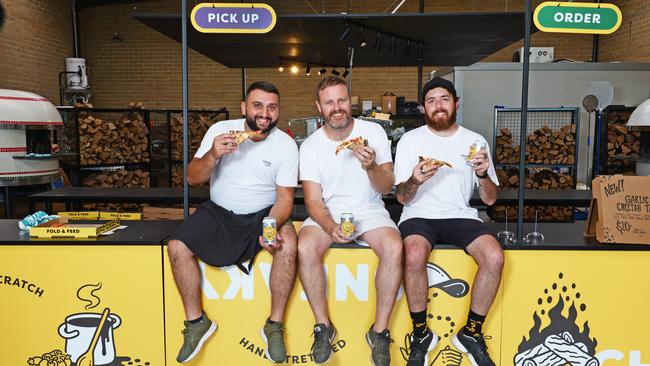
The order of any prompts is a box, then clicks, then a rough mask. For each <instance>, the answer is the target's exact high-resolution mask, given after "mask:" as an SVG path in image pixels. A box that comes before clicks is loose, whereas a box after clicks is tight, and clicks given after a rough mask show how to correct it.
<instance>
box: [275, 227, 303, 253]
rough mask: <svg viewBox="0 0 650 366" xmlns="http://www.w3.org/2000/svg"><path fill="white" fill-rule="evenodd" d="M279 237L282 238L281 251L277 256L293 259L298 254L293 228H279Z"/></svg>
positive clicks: (296, 236)
mask: <svg viewBox="0 0 650 366" xmlns="http://www.w3.org/2000/svg"><path fill="white" fill-rule="evenodd" d="M280 236H282V250H280V251H278V252H277V254H281V255H282V256H284V257H290V258H295V257H296V255H297V254H298V235H297V234H296V230H295V229H294V228H293V226H289V225H284V226H282V227H281V228H280Z"/></svg>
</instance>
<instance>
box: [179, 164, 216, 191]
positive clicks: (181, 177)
mask: <svg viewBox="0 0 650 366" xmlns="http://www.w3.org/2000/svg"><path fill="white" fill-rule="evenodd" d="M183 179H184V175H183V165H181V164H175V165H173V166H172V187H182V186H183ZM208 184H209V181H208V182H205V183H203V184H200V185H198V186H196V187H205V186H207V185H208Z"/></svg>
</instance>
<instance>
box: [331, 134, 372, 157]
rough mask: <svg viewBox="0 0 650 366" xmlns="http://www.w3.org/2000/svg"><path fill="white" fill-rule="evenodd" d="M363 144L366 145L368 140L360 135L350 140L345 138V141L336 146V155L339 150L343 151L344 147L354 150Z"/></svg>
mask: <svg viewBox="0 0 650 366" xmlns="http://www.w3.org/2000/svg"><path fill="white" fill-rule="evenodd" d="M364 146H368V140H366V139H364V138H363V137H361V136H359V137H356V138H353V139H350V140H345V141H342V142H341V143H340V144H339V145H338V146H337V147H336V155H338V154H339V153H340V152H341V151H343V150H345V149H350V150H356V149H358V148H361V147H364Z"/></svg>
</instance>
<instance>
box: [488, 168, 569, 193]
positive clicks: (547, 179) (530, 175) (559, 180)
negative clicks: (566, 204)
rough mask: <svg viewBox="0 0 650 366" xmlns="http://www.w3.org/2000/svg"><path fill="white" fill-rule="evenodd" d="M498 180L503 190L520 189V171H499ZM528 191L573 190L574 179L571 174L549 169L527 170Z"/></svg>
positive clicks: (509, 169) (513, 169) (511, 169)
mask: <svg viewBox="0 0 650 366" xmlns="http://www.w3.org/2000/svg"><path fill="white" fill-rule="evenodd" d="M496 173H497V178H498V179H499V184H500V185H501V188H517V187H519V169H517V168H508V169H498V170H497V171H496ZM525 187H526V189H541V190H548V189H572V188H573V177H572V176H571V174H570V173H568V172H567V173H558V172H555V171H553V170H551V169H548V168H538V169H532V172H531V171H530V170H529V169H526V184H525Z"/></svg>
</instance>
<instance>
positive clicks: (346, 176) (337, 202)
mask: <svg viewBox="0 0 650 366" xmlns="http://www.w3.org/2000/svg"><path fill="white" fill-rule="evenodd" d="M316 107H317V108H318V110H319V111H320V113H321V114H322V116H323V118H324V119H325V125H324V126H323V127H322V128H321V129H319V130H317V131H316V132H314V133H313V134H312V135H311V136H309V138H307V139H306V140H305V141H304V142H303V143H302V145H301V146H300V180H301V181H302V185H303V188H304V192H305V205H306V206H307V211H308V212H309V215H310V217H309V218H307V220H305V222H304V223H303V225H302V228H301V230H300V235H299V238H298V258H299V268H298V272H299V275H300V281H301V282H302V286H303V288H304V289H305V293H306V294H307V299H308V300H309V305H310V306H311V308H312V311H313V313H314V318H315V320H316V325H315V326H314V343H313V345H312V357H313V360H314V362H316V363H324V362H326V361H327V360H329V358H330V356H331V354H332V341H333V340H334V338H335V337H336V328H335V327H334V325H333V324H332V322H331V321H330V318H329V313H328V310H327V301H326V296H325V295H326V292H327V291H326V289H327V281H326V279H325V273H324V270H323V255H324V254H325V252H326V251H327V249H328V248H329V247H330V245H331V244H332V243H349V242H351V241H353V239H354V238H353V237H350V236H346V234H344V232H343V230H342V226H341V214H342V213H352V214H353V215H354V224H355V226H356V238H357V242H358V243H360V244H362V245H367V246H370V248H371V249H372V250H373V251H374V252H375V254H376V255H377V256H378V257H379V266H378V268H377V273H376V275H375V288H376V291H377V299H376V301H377V310H376V314H375V316H374V324H373V325H372V326H370V329H369V330H368V332H367V333H366V335H365V338H366V341H367V342H368V344H369V345H370V348H371V362H372V364H373V365H375V366H378V365H382V366H383V365H389V364H390V352H389V345H390V343H391V342H392V339H391V338H390V332H389V330H388V323H389V319H390V314H391V311H392V309H393V305H394V304H395V298H396V296H397V290H398V289H399V285H400V282H401V280H402V276H401V274H402V258H403V254H402V240H401V238H400V235H399V231H398V230H397V225H395V223H394V222H393V220H391V218H390V216H389V214H388V212H387V211H386V209H385V207H384V202H383V201H382V197H381V195H382V193H383V194H386V193H389V192H390V191H391V189H392V187H393V183H394V182H395V176H394V175H393V162H392V157H391V153H390V142H389V141H388V137H387V136H386V133H385V132H384V130H383V128H382V127H381V126H380V125H379V124H376V123H373V122H368V121H363V120H359V119H354V118H352V116H351V101H350V93H349V91H348V87H347V84H346V82H345V80H343V79H341V78H338V77H335V76H330V77H326V78H323V79H322V80H321V81H320V83H319V84H318V87H317V89H316ZM357 137H362V138H363V139H366V140H367V146H365V145H363V144H362V145H361V146H358V147H356V148H354V149H353V150H348V149H345V150H343V151H341V152H340V153H338V154H336V153H335V151H336V148H337V146H338V145H339V144H340V143H341V142H342V141H344V140H349V139H351V138H357ZM360 315H361V316H362V317H363V318H365V314H360ZM368 320H369V321H372V320H371V319H368Z"/></svg>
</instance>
